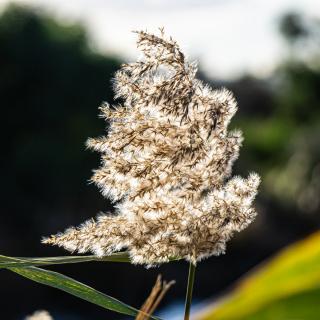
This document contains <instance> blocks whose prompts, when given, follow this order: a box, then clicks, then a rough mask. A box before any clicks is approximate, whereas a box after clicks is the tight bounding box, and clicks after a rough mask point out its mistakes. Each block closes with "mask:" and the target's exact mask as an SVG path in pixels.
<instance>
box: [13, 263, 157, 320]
mask: <svg viewBox="0 0 320 320" xmlns="http://www.w3.org/2000/svg"><path fill="white" fill-rule="evenodd" d="M9 270H11V271H13V272H15V273H17V274H19V275H21V276H23V277H25V278H28V279H30V280H33V281H35V282H38V283H41V284H44V285H47V286H50V287H53V288H56V289H59V290H62V291H65V292H67V293H69V294H71V295H74V296H76V297H78V298H81V299H83V300H86V301H89V302H91V303H93V304H95V305H98V306H101V307H103V308H105V309H109V310H112V311H115V312H118V313H122V314H126V315H130V316H136V315H137V314H138V312H139V311H138V310H137V309H135V308H133V307H131V306H129V305H127V304H125V303H123V302H121V301H119V300H117V299H115V298H112V297H110V296H108V295H106V294H104V293H102V292H100V291H97V290H95V289H93V288H91V287H89V286H87V285H85V284H83V283H81V282H79V281H76V280H74V279H72V278H69V277H67V276H65V275H63V274H60V273H57V272H54V271H50V270H45V269H41V268H36V267H25V268H9ZM151 319H159V318H156V317H151Z"/></svg>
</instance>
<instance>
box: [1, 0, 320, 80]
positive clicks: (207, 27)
mask: <svg viewBox="0 0 320 320" xmlns="http://www.w3.org/2000/svg"><path fill="white" fill-rule="evenodd" d="M8 2H12V1H9V0H0V6H1V7H3V6H4V5H5V4H7V3H8ZM14 2H16V3H26V4H33V5H35V6H36V7H41V8H45V9H46V11H47V12H49V13H50V14H52V15H54V16H56V17H58V18H60V19H62V20H72V21H81V22H82V23H83V24H84V25H85V27H86V29H87V30H88V31H89V34H90V36H91V39H92V40H93V41H94V44H95V45H96V46H97V47H98V48H99V49H100V50H102V51H103V52H115V53H117V54H120V55H121V56H123V57H124V58H125V59H126V60H127V59H129V60H131V59H135V58H136V57H137V56H138V55H139V53H138V51H137V50H136V48H135V35H134V34H132V33H131V32H130V31H131V30H140V29H144V30H145V29H147V30H148V31H153V32H157V29H158V27H161V26H163V27H164V28H165V30H166V32H167V34H168V35H172V36H173V38H175V39H176V40H178V42H179V43H180V45H181V47H182V48H183V49H184V51H185V52H186V53H187V54H188V55H189V56H190V57H191V58H196V59H198V60H199V61H200V68H201V69H204V70H205V71H206V72H207V73H208V74H209V75H211V76H215V77H220V78H230V77H234V76H237V75H240V74H241V73H242V72H250V73H254V74H255V75H258V76H259V75H264V74H266V73H268V72H269V71H270V70H272V68H273V67H274V66H275V65H276V63H277V61H279V60H281V58H282V57H283V55H284V53H285V51H284V50H285V48H284V44H283V42H282V40H281V38H280V37H279V35H278V31H277V27H278V21H279V18H280V17H281V15H282V14H283V13H286V12H288V11H292V10H295V11H298V12H301V13H306V14H309V15H311V16H318V17H320V0H113V1H111V0H17V1H14Z"/></svg>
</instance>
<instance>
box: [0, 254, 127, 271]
mask: <svg viewBox="0 0 320 320" xmlns="http://www.w3.org/2000/svg"><path fill="white" fill-rule="evenodd" d="M88 261H102V262H129V263H130V257H129V255H128V253H127V252H117V253H114V254H112V255H110V256H107V257H101V258H99V257H97V256H93V255H90V256H62V257H44V258H25V257H15V258H13V257H7V256H2V255H0V269H1V268H11V267H30V266H46V265H53V264H66V263H80V262H88Z"/></svg>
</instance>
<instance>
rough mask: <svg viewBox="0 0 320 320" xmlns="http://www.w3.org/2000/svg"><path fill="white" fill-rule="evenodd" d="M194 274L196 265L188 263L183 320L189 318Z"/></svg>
mask: <svg viewBox="0 0 320 320" xmlns="http://www.w3.org/2000/svg"><path fill="white" fill-rule="evenodd" d="M195 272H196V265H195V264H193V263H192V262H190V264H189V275H188V287H187V294H186V303H185V307H184V320H189V318H190V308H191V301H192V291H193V284H194V275H195Z"/></svg>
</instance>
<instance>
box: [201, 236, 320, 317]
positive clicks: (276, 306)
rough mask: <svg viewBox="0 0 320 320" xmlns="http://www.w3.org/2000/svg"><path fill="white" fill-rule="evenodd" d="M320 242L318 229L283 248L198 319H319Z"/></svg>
mask: <svg viewBox="0 0 320 320" xmlns="http://www.w3.org/2000/svg"><path fill="white" fill-rule="evenodd" d="M319 243H320V233H319V232H317V233H315V234H314V235H312V236H310V237H309V238H307V239H306V240H304V241H301V242H298V243H296V244H294V245H291V246H290V247H288V248H286V249H284V250H283V251H282V252H280V253H279V254H278V255H276V257H275V258H273V259H272V260H271V261H269V262H267V263H264V264H263V265H261V266H259V267H258V268H257V269H255V270H253V272H252V273H251V274H249V275H248V276H246V277H245V278H244V279H242V280H241V281H240V282H239V283H238V284H237V286H236V287H235V289H234V290H233V291H232V292H231V293H230V294H229V295H227V296H225V297H223V298H222V299H221V302H220V304H219V302H216V303H215V305H214V306H212V307H211V308H210V307H209V308H207V310H206V311H204V312H203V314H202V315H199V317H198V318H197V319H199V320H210V319H215V320H220V319H221V320H222V319H225V320H230V319H233V320H257V319H263V320H264V319H265V320H273V319H281V320H285V319H303V320H307V319H308V320H317V319H319V314H320V304H319V298H320V245H319ZM216 304H218V305H216Z"/></svg>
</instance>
